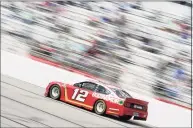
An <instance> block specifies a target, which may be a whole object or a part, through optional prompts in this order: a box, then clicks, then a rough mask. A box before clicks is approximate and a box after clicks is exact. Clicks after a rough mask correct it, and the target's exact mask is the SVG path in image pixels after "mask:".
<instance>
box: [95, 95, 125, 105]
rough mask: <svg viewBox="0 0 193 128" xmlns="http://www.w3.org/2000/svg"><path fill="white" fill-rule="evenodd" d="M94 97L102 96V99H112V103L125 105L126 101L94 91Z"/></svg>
mask: <svg viewBox="0 0 193 128" xmlns="http://www.w3.org/2000/svg"><path fill="white" fill-rule="evenodd" d="M92 97H96V98H100V99H103V100H106V101H110V102H112V103H116V104H119V105H123V103H124V101H123V100H120V99H117V98H114V97H112V96H108V95H104V94H99V93H93V94H92Z"/></svg>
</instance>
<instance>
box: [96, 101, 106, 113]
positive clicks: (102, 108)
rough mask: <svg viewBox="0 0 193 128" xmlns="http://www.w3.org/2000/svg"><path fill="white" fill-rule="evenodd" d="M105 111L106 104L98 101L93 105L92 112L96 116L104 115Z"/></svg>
mask: <svg viewBox="0 0 193 128" xmlns="http://www.w3.org/2000/svg"><path fill="white" fill-rule="evenodd" d="M105 111H106V104H105V102H104V101H103V100H98V101H97V102H96V103H95V105H94V112H95V113H96V114H98V115H104V113H105Z"/></svg>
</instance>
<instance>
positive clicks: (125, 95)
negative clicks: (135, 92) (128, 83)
mask: <svg viewBox="0 0 193 128" xmlns="http://www.w3.org/2000/svg"><path fill="white" fill-rule="evenodd" d="M111 90H112V91H113V92H114V93H115V94H116V95H117V96H118V97H119V98H131V95H129V94H128V93H127V92H126V91H124V90H121V89H116V88H111Z"/></svg>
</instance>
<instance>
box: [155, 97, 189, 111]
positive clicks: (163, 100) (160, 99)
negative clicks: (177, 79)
mask: <svg viewBox="0 0 193 128" xmlns="http://www.w3.org/2000/svg"><path fill="white" fill-rule="evenodd" d="M155 99H156V100H159V101H162V102H165V103H168V104H172V105H175V106H178V107H182V108H185V109H189V110H192V108H190V107H186V106H184V105H180V104H177V103H174V102H172V101H169V100H165V99H162V98H155Z"/></svg>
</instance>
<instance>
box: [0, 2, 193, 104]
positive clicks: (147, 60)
mask: <svg viewBox="0 0 193 128" xmlns="http://www.w3.org/2000/svg"><path fill="white" fill-rule="evenodd" d="M165 3H171V4H174V3H172V2H165ZM175 4H176V3H175ZM1 6H2V8H1V27H2V30H1V33H2V34H3V35H9V36H10V37H14V38H17V39H19V40H20V43H24V44H25V45H27V46H28V47H29V48H30V50H29V54H30V55H32V56H36V57H39V58H44V59H46V60H49V61H53V62H57V63H60V64H61V65H64V66H69V67H73V68H75V69H79V70H81V71H84V72H88V73H90V74H92V75H94V76H97V77H100V78H103V79H105V80H108V81H111V82H113V83H116V84H122V83H125V84H129V83H127V81H126V79H129V78H128V77H124V76H125V75H123V74H129V73H130V74H132V75H134V76H136V77H137V80H142V81H143V80H146V79H147V80H148V82H145V81H143V83H142V84H143V85H147V86H148V87H151V88H152V92H153V93H154V94H156V95H157V96H160V97H161V96H162V97H165V98H166V97H169V99H175V100H178V101H181V102H185V103H187V104H190V97H191V75H190V70H191V69H190V67H191V57H190V56H191V46H190V44H191V29H192V28H191V15H190V14H187V15H185V16H179V15H174V14H170V13H167V12H163V11H162V10H159V9H158V10H153V9H150V8H147V7H146V6H144V3H143V2H124V3H123V2H72V1H59V2H26V3H25V2H2V4H1ZM187 8H188V7H187ZM133 67H135V69H142V68H143V71H144V72H143V71H142V70H141V72H140V73H139V72H137V71H136V72H135V70H132V72H131V70H130V69H134V68H133ZM146 72H151V73H150V74H147V73H146ZM150 81H151V82H150ZM143 87H144V86H141V88H140V87H139V86H137V88H140V89H141V90H145V89H144V88H143ZM148 91H149V90H148Z"/></svg>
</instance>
